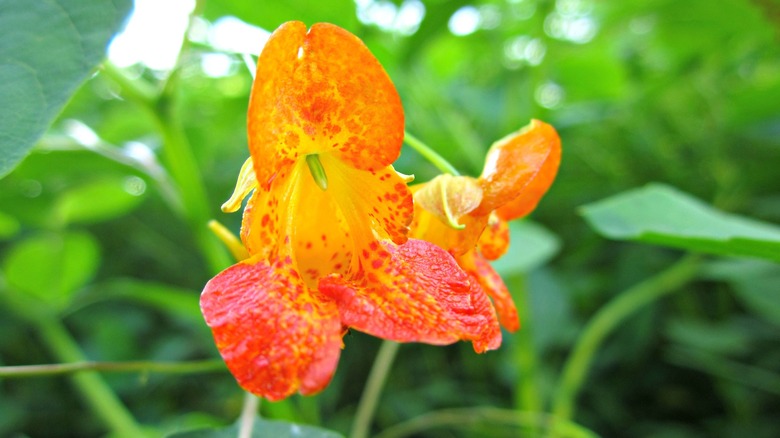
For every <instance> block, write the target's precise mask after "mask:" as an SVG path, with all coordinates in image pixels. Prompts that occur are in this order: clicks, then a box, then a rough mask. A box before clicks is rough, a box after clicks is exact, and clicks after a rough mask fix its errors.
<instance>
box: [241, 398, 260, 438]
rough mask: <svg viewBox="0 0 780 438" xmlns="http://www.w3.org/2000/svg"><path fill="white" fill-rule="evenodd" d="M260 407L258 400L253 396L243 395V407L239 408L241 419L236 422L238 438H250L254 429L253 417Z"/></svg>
mask: <svg viewBox="0 0 780 438" xmlns="http://www.w3.org/2000/svg"><path fill="white" fill-rule="evenodd" d="M259 407H260V399H259V398H257V397H255V396H254V395H253V394H250V393H248V392H247V393H245V394H244V407H242V408H241V417H240V418H239V420H238V424H239V426H238V438H251V437H252V430H253V429H254V428H255V417H257V411H258V408H259Z"/></svg>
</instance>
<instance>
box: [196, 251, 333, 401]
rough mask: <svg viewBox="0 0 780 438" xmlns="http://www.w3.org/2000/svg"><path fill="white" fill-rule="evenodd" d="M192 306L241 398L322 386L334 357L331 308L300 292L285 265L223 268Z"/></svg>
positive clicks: (298, 282)
mask: <svg viewBox="0 0 780 438" xmlns="http://www.w3.org/2000/svg"><path fill="white" fill-rule="evenodd" d="M200 307H201V311H202V312H203V316H204V317H205V319H206V323H207V324H208V325H209V327H211V330H212V332H213V334H214V339H215V340H216V344H217V348H218V349H219V352H220V354H221V355H222V357H223V359H224V360H225V363H226V364H227V366H228V368H229V369H230V372H231V373H233V375H234V376H235V378H236V380H238V383H239V384H240V385H241V387H243V388H244V389H246V390H247V391H249V392H251V393H253V394H256V395H259V396H261V397H265V398H267V399H269V400H280V399H283V398H285V397H287V396H289V395H291V394H293V393H295V392H296V391H300V392H301V393H302V394H311V393H314V392H317V391H320V390H322V389H323V388H325V386H327V384H328V383H329V382H330V379H331V377H332V375H333V372H334V371H335V369H336V364H337V363H338V359H339V355H340V353H341V321H340V319H339V315H338V309H337V308H336V305H335V303H333V302H332V301H330V300H328V299H326V298H324V297H321V296H320V295H319V293H318V292H317V291H311V290H309V289H307V288H306V286H305V285H304V283H303V281H302V280H301V278H300V277H299V275H298V274H297V273H296V272H295V271H294V270H293V268H292V265H291V264H290V263H289V261H288V262H284V261H278V262H275V263H272V264H269V263H268V262H266V261H264V260H258V258H252V259H249V260H247V261H246V262H243V263H238V264H236V265H233V266H231V267H230V268H228V269H226V270H224V271H222V272H221V273H220V274H219V275H217V276H216V277H214V278H213V279H211V281H209V282H208V284H206V287H205V289H204V290H203V293H202V295H201V298H200Z"/></svg>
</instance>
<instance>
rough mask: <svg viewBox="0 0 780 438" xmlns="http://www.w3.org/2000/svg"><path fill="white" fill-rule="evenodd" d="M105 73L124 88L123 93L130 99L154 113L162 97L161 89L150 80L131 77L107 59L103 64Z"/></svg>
mask: <svg viewBox="0 0 780 438" xmlns="http://www.w3.org/2000/svg"><path fill="white" fill-rule="evenodd" d="M101 70H102V71H103V74H105V75H106V76H108V77H109V78H111V80H112V81H114V82H115V83H116V84H117V85H119V87H120V88H121V89H122V94H123V95H124V96H125V97H127V99H128V100H130V101H132V102H134V103H136V104H137V105H140V106H141V107H143V108H144V109H146V110H147V111H149V112H151V113H154V111H155V110H154V108H155V105H156V102H157V100H158V99H159V97H160V92H159V90H157V89H155V87H154V86H153V85H151V84H149V83H148V82H146V81H144V80H142V79H140V78H138V79H130V78H128V77H127V75H125V73H124V72H122V70H120V69H119V67H117V66H115V65H114V64H111V63H110V62H108V61H106V62H104V63H103V65H102V66H101Z"/></svg>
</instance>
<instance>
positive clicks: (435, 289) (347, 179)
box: [200, 22, 500, 400]
mask: <svg viewBox="0 0 780 438" xmlns="http://www.w3.org/2000/svg"><path fill="white" fill-rule="evenodd" d="M403 124H404V117H403V108H402V106H401V101H400V98H399V97H398V93H397V92H396V90H395V87H394V86H393V84H392V82H391V81H390V78H389V77H388V76H387V74H386V73H385V71H384V70H383V69H382V67H381V66H380V64H379V62H378V61H377V60H376V59H375V58H374V57H373V56H372V55H371V53H370V52H369V50H368V48H366V46H365V45H363V43H362V42H361V41H360V40H359V39H358V38H357V37H355V36H354V35H352V34H350V33H349V32H347V31H345V30H343V29H341V28H339V27H336V26H334V25H330V24H315V25H314V26H312V27H311V29H309V30H308V31H307V29H306V26H305V25H304V24H303V23H300V22H289V23H285V24H283V25H282V26H280V27H279V28H278V29H277V30H276V31H275V32H274V33H273V34H272V35H271V37H270V39H269V40H268V42H267V43H266V45H265V47H264V49H263V52H262V53H261V54H260V57H259V59H258V65H257V74H256V78H255V82H254V85H253V88H252V94H251V97H250V103H249V111H248V137H249V150H250V155H251V158H250V159H249V160H247V162H246V163H245V165H244V167H243V168H242V170H241V173H240V175H239V179H238V184H237V186H236V190H235V192H234V193H233V196H232V197H231V199H230V200H228V201H227V202H226V203H225V205H223V210H226V211H235V210H237V209H238V208H239V207H240V205H241V201H242V200H243V199H244V198H245V197H246V196H247V195H248V194H249V193H250V192H252V191H253V190H254V193H253V194H252V196H251V198H250V199H249V201H248V203H247V206H246V208H245V210H244V216H243V222H242V227H241V240H242V242H243V245H244V247H245V249H246V253H247V254H246V258H244V259H243V260H241V261H240V262H238V263H237V264H235V265H233V266H231V267H229V268H228V269H226V270H224V271H223V272H221V273H220V274H218V275H217V276H216V277H214V278H213V279H211V281H209V282H208V284H207V285H206V286H205V288H204V290H203V293H202V295H201V300H200V305H201V310H202V312H203V315H204V317H205V320H206V323H207V324H208V325H209V326H210V327H211V330H212V333H213V335H214V338H215V341H216V344H217V348H218V349H219V352H220V354H221V355H222V357H223V358H224V360H225V362H226V364H227V366H228V368H229V369H230V371H231V372H232V373H233V375H234V376H235V377H236V379H237V380H238V382H239V384H240V385H241V386H242V387H243V388H244V389H246V390H248V391H250V392H252V393H254V394H257V395H259V396H262V397H265V398H267V399H270V400H279V399H282V398H285V397H287V396H289V395H291V394H293V393H295V392H296V391H299V392H301V393H302V394H311V393H315V392H317V391H320V390H322V389H323V388H324V387H325V386H326V385H327V384H328V382H329V381H330V379H331V377H332V375H333V372H334V371H335V368H336V364H337V362H338V359H339V355H340V352H341V348H342V336H343V334H344V332H345V328H350V327H351V328H354V329H357V330H360V331H363V332H365V333H368V334H371V335H374V336H378V337H381V338H385V339H390V340H394V341H401V342H409V341H417V342H426V343H431V344H449V343H453V342H455V341H458V340H470V341H473V343H474V348H475V349H476V350H477V351H484V350H486V349H489V348H495V347H496V346H497V343H498V342H500V330H499V329H498V322H497V320H496V317H495V313H494V312H493V310H492V307H491V305H490V301H489V299H488V298H487V297H486V296H485V294H484V293H482V292H481V290H479V289H477V288H475V287H474V283H473V282H472V281H470V280H469V276H468V275H467V274H466V273H465V272H463V270H461V269H460V268H459V267H458V265H457V263H456V262H455V260H454V259H453V258H452V257H451V256H450V255H449V254H448V253H447V252H446V251H444V250H442V249H441V248H439V247H437V246H435V245H434V244H432V243H430V242H425V241H421V240H414V239H409V240H407V234H408V226H409V224H410V222H411V218H412V213H413V210H414V208H413V198H412V194H411V191H410V190H409V188H408V187H407V185H406V183H407V182H408V181H409V180H410V178H409V177H406V176H404V175H401V174H399V173H397V172H396V171H395V170H394V169H393V167H392V166H391V163H392V162H393V161H394V160H395V159H396V158H397V157H398V155H399V154H400V149H401V143H402V141H403V135H404V131H403Z"/></svg>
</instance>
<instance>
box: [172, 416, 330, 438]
mask: <svg viewBox="0 0 780 438" xmlns="http://www.w3.org/2000/svg"><path fill="white" fill-rule="evenodd" d="M238 429H239V426H238V424H234V425H233V426H230V427H225V428H221V429H200V430H193V431H189V432H181V433H175V434H173V435H168V438H233V437H236V436H238ZM340 437H342V435H341V434H338V433H336V432H333V431H330V430H325V429H320V428H317V427H312V426H304V425H300V424H294V423H287V422H283V421H271V420H263V419H260V418H258V419H256V420H255V426H254V428H253V429H252V438H340Z"/></svg>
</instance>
